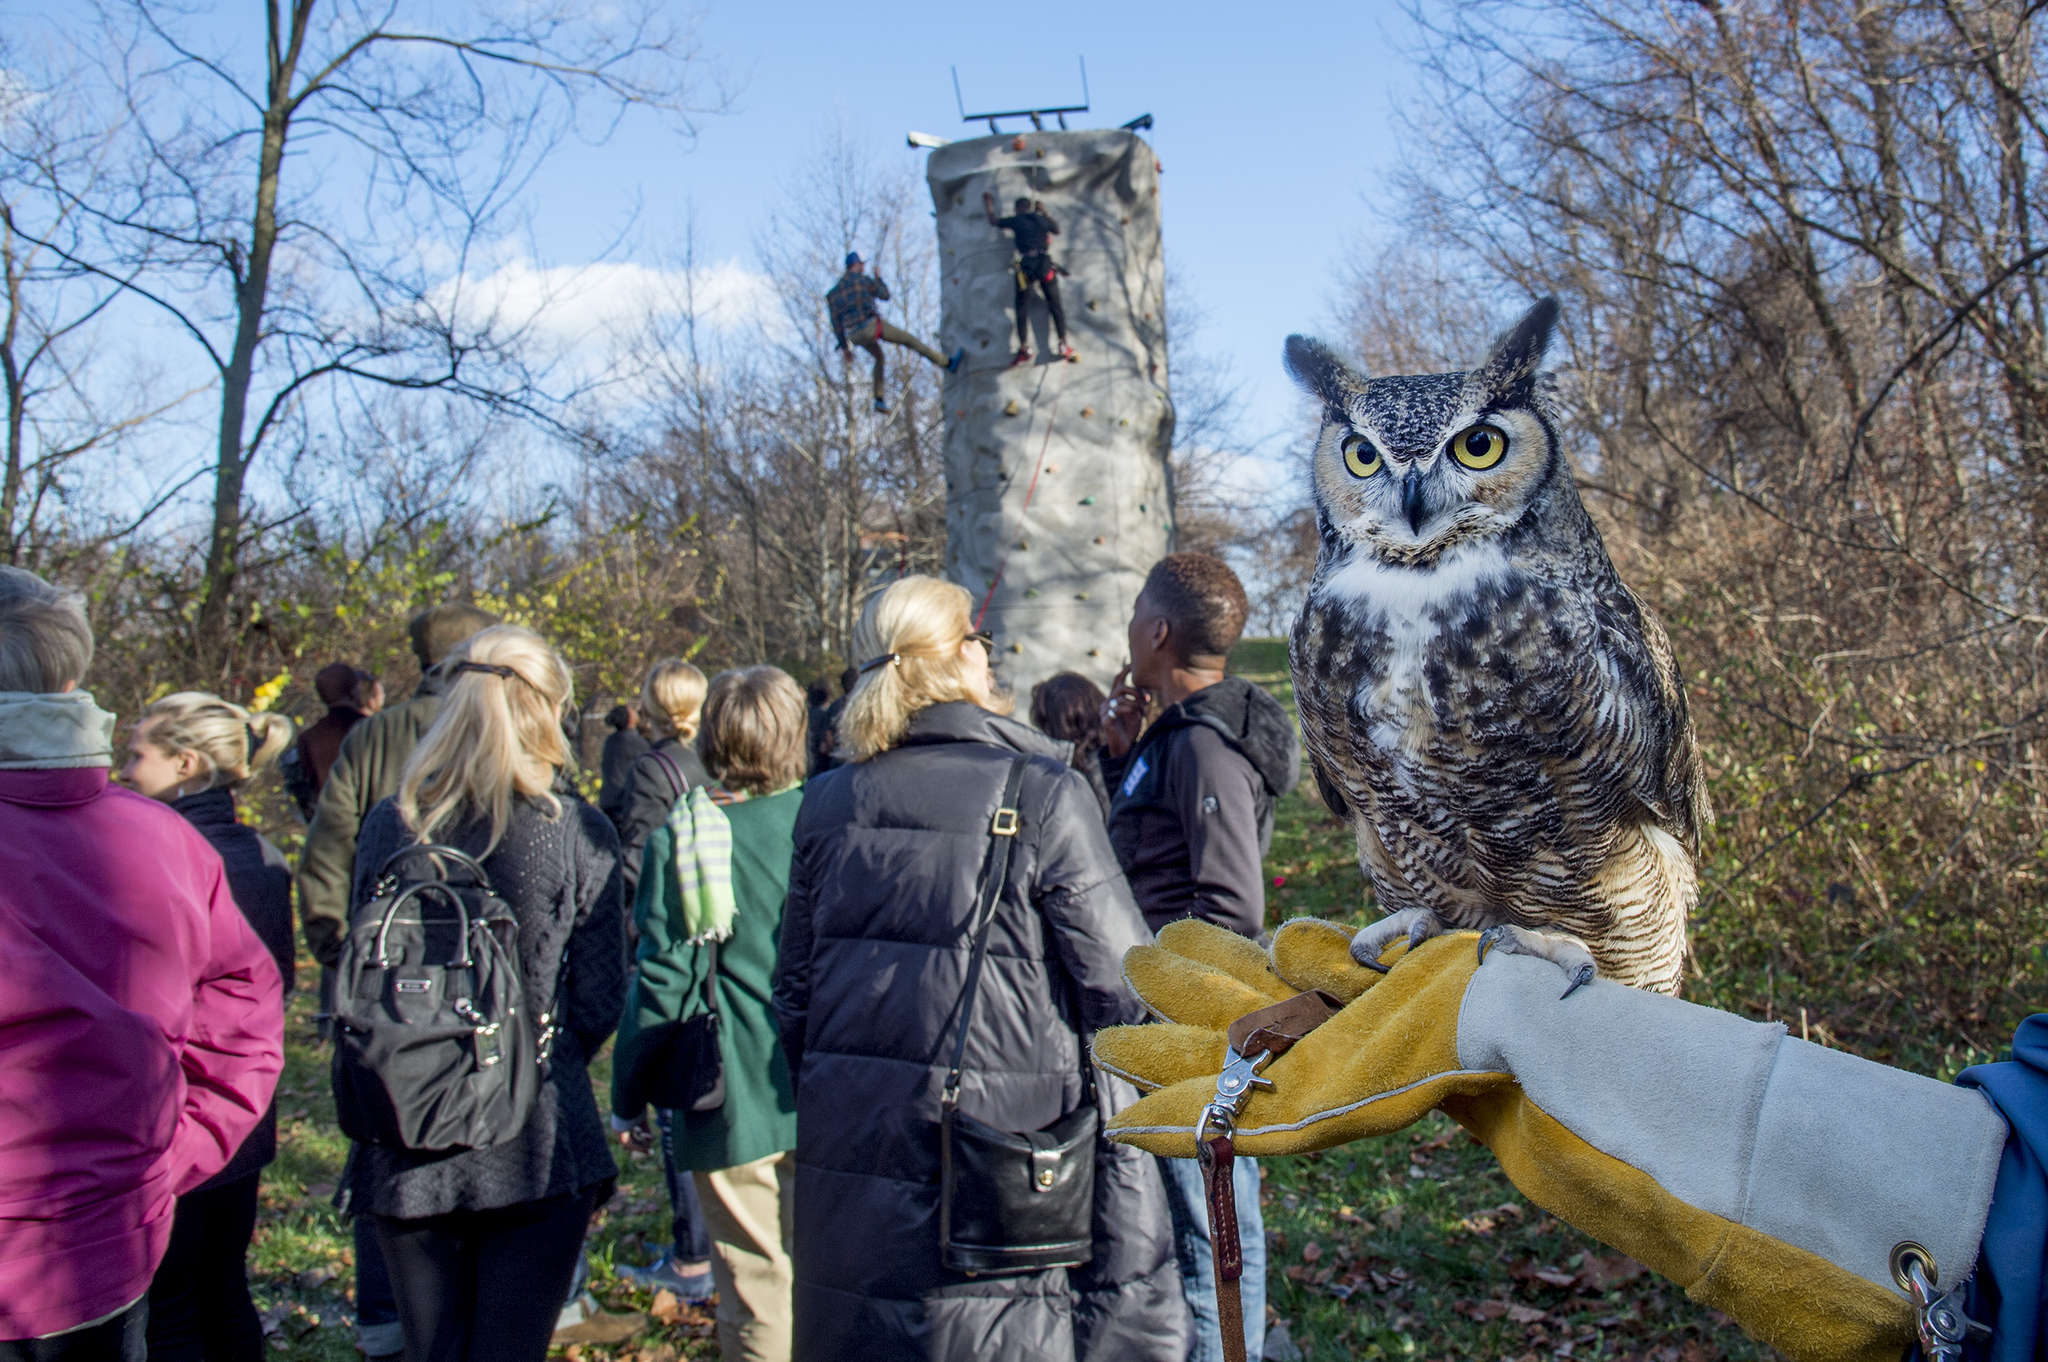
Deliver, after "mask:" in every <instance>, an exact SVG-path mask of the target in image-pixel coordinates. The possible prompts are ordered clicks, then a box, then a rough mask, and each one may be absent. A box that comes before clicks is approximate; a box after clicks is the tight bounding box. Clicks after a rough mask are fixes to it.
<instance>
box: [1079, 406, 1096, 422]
mask: <svg viewBox="0 0 2048 1362" xmlns="http://www.w3.org/2000/svg"><path fill="white" fill-rule="evenodd" d="M1094 414H1095V408H1093V407H1083V408H1081V419H1082V420H1084V421H1085V420H1087V419H1088V418H1089V417H1091V416H1093V415H1094Z"/></svg>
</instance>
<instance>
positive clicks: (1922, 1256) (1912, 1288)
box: [1892, 1243, 1991, 1362]
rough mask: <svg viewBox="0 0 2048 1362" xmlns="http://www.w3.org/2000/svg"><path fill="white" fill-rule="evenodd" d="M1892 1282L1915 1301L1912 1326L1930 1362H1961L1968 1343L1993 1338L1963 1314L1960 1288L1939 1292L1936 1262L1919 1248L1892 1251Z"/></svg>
mask: <svg viewBox="0 0 2048 1362" xmlns="http://www.w3.org/2000/svg"><path fill="white" fill-rule="evenodd" d="M1892 1279H1893V1280H1894V1281H1896V1282H1898V1284H1899V1285H1900V1287H1902V1288H1903V1289H1904V1290H1905V1292H1906V1294H1907V1296H1909V1297H1911V1298H1912V1301H1913V1325H1914V1327H1915V1328H1916V1329H1917V1330H1919V1333H1920V1351H1921V1353H1922V1354H1923V1355H1924V1356H1925V1357H1926V1358H1927V1362H1962V1356H1963V1344H1964V1342H1965V1341H1967V1340H1968V1339H1970V1338H1972V1337H1976V1338H1989V1337H1990V1336H1991V1330H1989V1329H1987V1328H1986V1327H1984V1326H1983V1325H1982V1324H1979V1323H1978V1322H1977V1321H1976V1320H1973V1319H1971V1318H1970V1317H1969V1316H1968V1315H1966V1314H1964V1313H1963V1288H1962V1287H1961V1286H1960V1285H1958V1286H1957V1287H1956V1288H1955V1289H1954V1290H1952V1291H1942V1290H1940V1289H1939V1288H1938V1285H1937V1283H1938V1280H1939V1279H1938V1278H1937V1276H1936V1274H1935V1267H1934V1260H1933V1258H1931V1257H1930V1256H1929V1255H1928V1253H1927V1250H1926V1249H1924V1248H1921V1247H1920V1246H1919V1245H1918V1244H1914V1243H1905V1244H1900V1245H1899V1246H1898V1247H1896V1248H1894V1249H1893V1250H1892Z"/></svg>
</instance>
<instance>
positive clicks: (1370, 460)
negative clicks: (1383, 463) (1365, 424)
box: [1341, 434, 1380, 478]
mask: <svg viewBox="0 0 2048 1362" xmlns="http://www.w3.org/2000/svg"><path fill="white" fill-rule="evenodd" d="M1341 448H1342V449H1343V451H1344V466H1345V467H1346V468H1348V469H1350V470H1351V475H1352V476H1353V477H1358V478H1369V477H1371V476H1372V475H1373V474H1375V473H1377V472H1379V471H1380V451H1379V449H1378V447H1377V446H1375V445H1374V444H1373V442H1372V441H1370V440H1368V439H1366V438H1365V437H1364V436H1363V435H1357V434H1352V435H1346V436H1345V437H1344V442H1343V444H1342V446H1341Z"/></svg>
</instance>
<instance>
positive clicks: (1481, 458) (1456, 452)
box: [1451, 425, 1508, 473]
mask: <svg viewBox="0 0 2048 1362" xmlns="http://www.w3.org/2000/svg"><path fill="white" fill-rule="evenodd" d="M1507 452H1508V433H1507V432H1506V431H1504V430H1502V429H1501V428H1500V427H1499V426H1486V425H1479V426H1474V427H1472V428H1471V429H1470V430H1464V431H1460V432H1458V433H1457V434H1456V435H1454V436H1452V437H1451V457H1452V458H1454V459H1456V460H1457V461H1458V462H1459V463H1461V464H1463V465H1464V466H1465V467H1467V468H1469V469H1471V470H1472V471H1474V472H1475V473H1478V472H1484V471H1485V470H1487V469H1489V468H1491V467H1493V466H1494V465H1495V464H1497V463H1499V462H1500V461H1501V456H1502V455H1504V454H1506V453H1507Z"/></svg>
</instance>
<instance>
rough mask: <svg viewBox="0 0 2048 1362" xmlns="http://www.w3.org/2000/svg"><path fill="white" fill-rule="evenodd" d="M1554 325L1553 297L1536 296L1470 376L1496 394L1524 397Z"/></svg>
mask: <svg viewBox="0 0 2048 1362" xmlns="http://www.w3.org/2000/svg"><path fill="white" fill-rule="evenodd" d="M1556 327H1557V299H1555V298H1538V299H1537V300H1536V304H1535V306H1533V307H1531V308H1530V309H1529V310H1528V311H1527V312H1525V313H1523V314H1522V319H1521V320H1520V321H1518V322H1516V323H1515V324H1514V325H1513V326H1512V327H1509V328H1508V330H1507V333H1506V334H1505V335H1503V336H1502V337H1501V338H1500V339H1499V340H1497V341H1495V342H1494V343H1493V353H1492V354H1489V355H1488V356H1487V357H1486V362H1485V363H1484V364H1482V365H1480V366H1479V369H1478V371H1477V372H1476V373H1475V374H1474V375H1473V377H1474V378H1475V379H1476V380H1477V381H1478V382H1479V384H1480V385H1481V386H1483V387H1484V388H1485V389H1486V391H1487V392H1488V393H1489V394H1491V395H1493V396H1494V397H1496V398H1503V397H1505V398H1514V399H1523V398H1526V397H1527V396H1528V395H1529V390H1530V388H1531V386H1532V385H1533V384H1534V383H1535V381H1536V375H1537V373H1538V371H1539V370H1540V369H1541V368H1542V365H1543V352H1544V351H1545V350H1547V349H1549V348H1550V335H1551V332H1552V331H1554V330H1555V329H1556Z"/></svg>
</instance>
